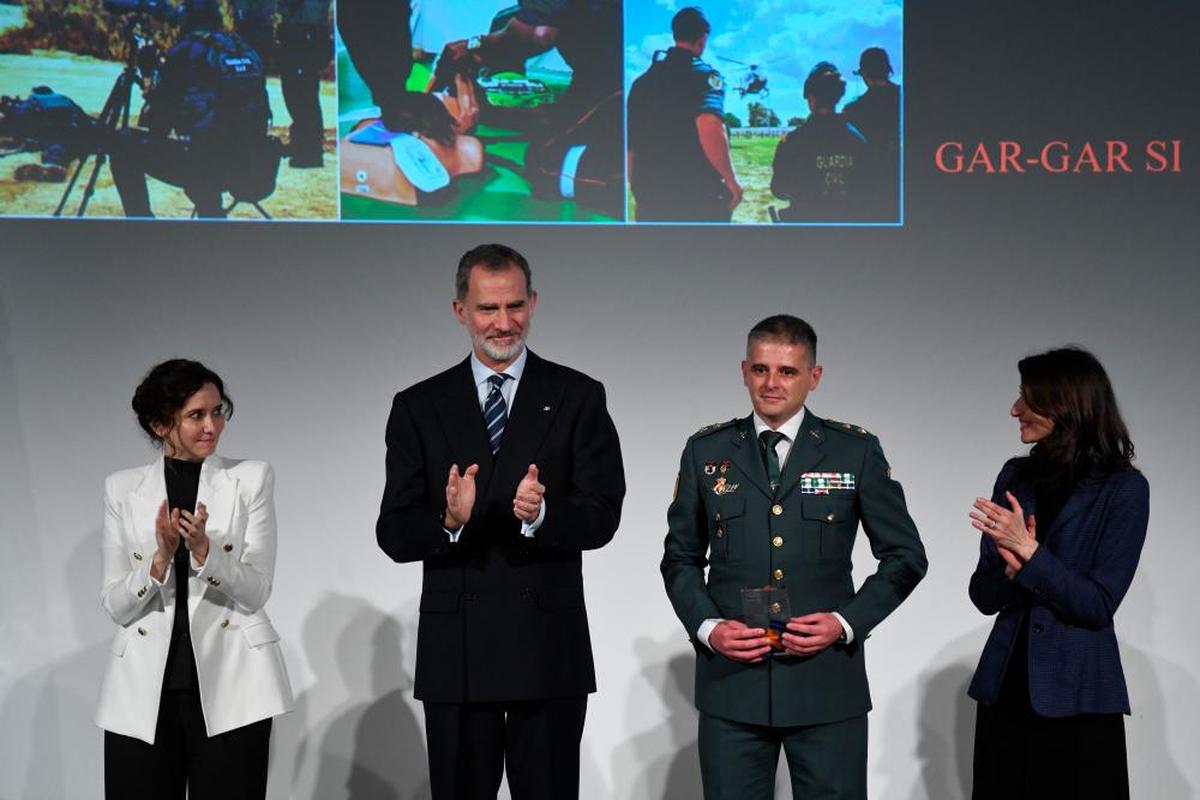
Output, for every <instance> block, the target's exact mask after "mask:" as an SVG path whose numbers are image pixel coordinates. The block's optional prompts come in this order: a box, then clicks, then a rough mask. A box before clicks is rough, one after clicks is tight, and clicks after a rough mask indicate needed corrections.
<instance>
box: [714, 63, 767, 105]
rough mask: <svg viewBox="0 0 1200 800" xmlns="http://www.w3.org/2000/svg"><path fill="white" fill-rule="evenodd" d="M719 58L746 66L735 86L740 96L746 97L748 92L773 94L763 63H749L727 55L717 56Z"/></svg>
mask: <svg viewBox="0 0 1200 800" xmlns="http://www.w3.org/2000/svg"><path fill="white" fill-rule="evenodd" d="M717 58H719V59H720V60H722V61H728V62H729V63H730V64H737V65H738V66H740V67H746V71H745V72H743V73H742V75H741V77H740V78H738V84H737V86H736V87H734V88H736V89H737V92H738V96H739V97H745V96H746V95H748V94H756V95H758V96H759V97H764V98H765V97H770V96H771V90H770V89H769V88H767V75H766V73H765V72H763V70H762V65H761V64H747V63H746V62H745V61H738V60H737V59H736V58H726V57H725V56H717Z"/></svg>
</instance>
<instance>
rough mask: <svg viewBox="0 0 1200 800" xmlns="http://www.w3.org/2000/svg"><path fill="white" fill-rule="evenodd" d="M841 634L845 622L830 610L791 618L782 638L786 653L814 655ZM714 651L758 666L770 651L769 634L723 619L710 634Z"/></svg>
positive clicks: (709, 640) (733, 620)
mask: <svg viewBox="0 0 1200 800" xmlns="http://www.w3.org/2000/svg"><path fill="white" fill-rule="evenodd" d="M841 635H842V623H841V622H840V621H839V620H838V618H837V617H836V616H834V615H833V614H830V613H829V612H827V611H819V612H817V613H814V614H805V615H804V616H802V617H792V618H791V619H790V620H788V624H787V629H786V631H785V632H784V634H783V635H782V636H781V637H780V640H781V643H782V644H783V649H784V652H787V653H790V654H791V655H796V656H815V655H816V654H817V653H819V652H821V651H822V650H824V649H825V648H826V647H829V645H831V644H833V643H834V642H836V641H837V640H838V638H839V637H841ZM708 643H709V645H711V646H712V649H713V650H715V651H716V652H718V653H720V654H721V655H723V656H725V657H726V658H730V659H733V660H734V661H741V662H743V663H746V664H755V663H757V662H759V661H762V660H763V658H764V657H765V656H766V655H767V653H769V652H771V644H770V640H768V639H767V632H766V631H765V630H763V629H762V628H751V627H748V626H747V625H746V623H744V622H739V621H738V620H735V619H724V620H721V621H720V622H718V623H717V626H716V627H715V628H713V629H712V633H710V634H709V635H708Z"/></svg>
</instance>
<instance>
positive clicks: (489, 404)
mask: <svg viewBox="0 0 1200 800" xmlns="http://www.w3.org/2000/svg"><path fill="white" fill-rule="evenodd" d="M510 378H512V375H506V374H504V373H503V372H500V373H497V374H495V375H489V376H488V383H490V384H491V385H492V388H491V390H490V391H489V392H488V396H487V399H486V400H484V401H483V421H484V424H486V425H487V432H488V440H489V441H490V442H491V444H492V455H496V452H497V451H498V450H499V449H500V438H501V437H502V436H504V423H505V422H506V421H507V420H508V405H507V404H506V403H505V402H504V395H503V394H501V393H500V387H501V386H503V385H504V382H505V381H506V380H509V379H510Z"/></svg>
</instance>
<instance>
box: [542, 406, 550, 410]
mask: <svg viewBox="0 0 1200 800" xmlns="http://www.w3.org/2000/svg"><path fill="white" fill-rule="evenodd" d="M549 410H550V406H542V411H549Z"/></svg>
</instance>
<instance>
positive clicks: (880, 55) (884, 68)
mask: <svg viewBox="0 0 1200 800" xmlns="http://www.w3.org/2000/svg"><path fill="white" fill-rule="evenodd" d="M856 72H857V73H858V74H859V75H862V76H863V77H864V78H878V79H880V80H882V79H884V78H887V77H888V76H890V75H891V74H892V62H891V61H889V60H888V54H887V50H884V49H883V48H882V47H868V48H867V49H866V50H863V51H862V55H860V56H859V57H858V69H857V70H856Z"/></svg>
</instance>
